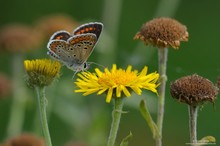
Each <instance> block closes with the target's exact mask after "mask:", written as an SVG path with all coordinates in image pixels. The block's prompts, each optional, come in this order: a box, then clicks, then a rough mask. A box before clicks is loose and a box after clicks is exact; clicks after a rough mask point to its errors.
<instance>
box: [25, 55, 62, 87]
mask: <svg viewBox="0 0 220 146" xmlns="http://www.w3.org/2000/svg"><path fill="white" fill-rule="evenodd" d="M24 68H25V70H26V72H27V74H28V84H29V85H30V86H32V87H33V86H35V85H37V86H40V87H41V86H48V85H50V83H51V82H52V81H53V80H54V78H56V77H58V76H59V71H60V68H61V64H60V63H59V62H57V61H51V60H49V59H36V60H25V61H24Z"/></svg>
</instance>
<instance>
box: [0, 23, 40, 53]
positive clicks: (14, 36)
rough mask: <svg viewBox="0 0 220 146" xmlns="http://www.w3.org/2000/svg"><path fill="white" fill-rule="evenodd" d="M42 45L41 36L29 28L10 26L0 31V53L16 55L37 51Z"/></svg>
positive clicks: (19, 25) (21, 25) (20, 25)
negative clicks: (0, 51)
mask: <svg viewBox="0 0 220 146" xmlns="http://www.w3.org/2000/svg"><path fill="white" fill-rule="evenodd" d="M41 44H42V35H41V33H39V31H36V30H35V29H34V28H32V27H30V26H26V25H23V24H11V25H7V26H5V27H3V28H2V29H1V30H0V48H1V50H2V51H7V52H12V53H17V52H19V53H20V52H25V51H30V50H33V49H37V48H39V47H40V46H41Z"/></svg>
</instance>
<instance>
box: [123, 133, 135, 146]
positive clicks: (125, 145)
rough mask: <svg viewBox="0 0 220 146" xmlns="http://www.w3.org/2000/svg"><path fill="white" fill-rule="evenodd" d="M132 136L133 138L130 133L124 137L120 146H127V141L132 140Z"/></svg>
mask: <svg viewBox="0 0 220 146" xmlns="http://www.w3.org/2000/svg"><path fill="white" fill-rule="evenodd" d="M132 136H133V135H132V133H131V132H130V133H129V135H128V136H126V137H125V138H124V139H123V140H122V142H121V144H120V146H127V145H128V141H129V140H130V139H131V138H132Z"/></svg>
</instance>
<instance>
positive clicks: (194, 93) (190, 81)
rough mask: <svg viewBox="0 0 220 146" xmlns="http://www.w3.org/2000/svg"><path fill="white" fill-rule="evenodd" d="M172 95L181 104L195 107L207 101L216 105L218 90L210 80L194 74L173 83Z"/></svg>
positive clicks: (171, 87)
mask: <svg viewBox="0 0 220 146" xmlns="http://www.w3.org/2000/svg"><path fill="white" fill-rule="evenodd" d="M170 94H171V96H172V97H173V98H175V99H177V100H179V101H180V102H183V103H187V104H189V105H193V106H195V105H198V104H203V103H204V102H205V101H210V102H212V103H214V101H215V99H216V96H217V94H218V88H217V87H215V86H214V84H213V83H212V82H211V81H209V80H208V79H206V78H203V77H201V76H199V75H197V74H193V75H190V76H185V77H182V78H180V79H178V80H176V81H175V82H173V83H172V84H171V86H170Z"/></svg>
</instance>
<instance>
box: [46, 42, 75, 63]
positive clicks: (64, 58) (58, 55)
mask: <svg viewBox="0 0 220 146" xmlns="http://www.w3.org/2000/svg"><path fill="white" fill-rule="evenodd" d="M68 47H69V44H67V42H66V41H64V40H51V41H49V43H48V44H47V48H48V52H47V54H48V55H50V56H51V57H52V58H53V59H55V60H58V61H60V62H62V63H64V64H66V63H67V64H68V63H69V62H71V61H72V59H71V55H70V54H69V53H68V52H66V51H65V50H66V48H68Z"/></svg>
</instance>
